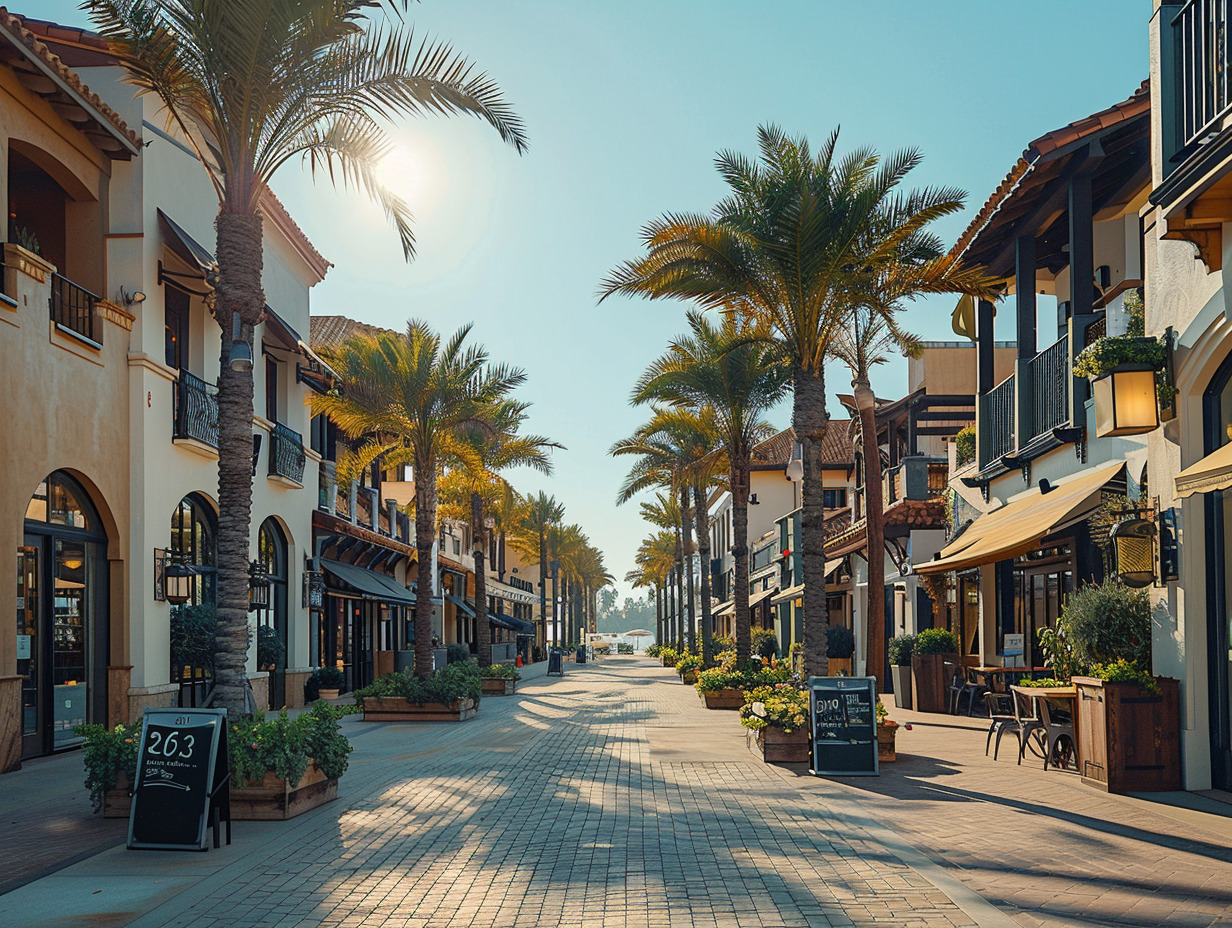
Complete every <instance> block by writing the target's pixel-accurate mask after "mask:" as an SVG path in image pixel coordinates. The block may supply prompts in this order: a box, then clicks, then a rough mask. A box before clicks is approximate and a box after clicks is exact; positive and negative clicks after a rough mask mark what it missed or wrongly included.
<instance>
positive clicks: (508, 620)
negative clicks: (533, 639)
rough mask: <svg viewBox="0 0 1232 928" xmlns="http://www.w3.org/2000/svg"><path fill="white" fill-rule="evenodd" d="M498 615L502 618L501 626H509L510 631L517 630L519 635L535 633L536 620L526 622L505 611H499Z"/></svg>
mask: <svg viewBox="0 0 1232 928" xmlns="http://www.w3.org/2000/svg"><path fill="white" fill-rule="evenodd" d="M496 615H497V617H499V618H500V620H501V628H507V629H509V630H510V631H515V632H517V633H518V634H519V635H533V634H534V633H535V623H534V622H526V621H523V620H522V619H515V618H514V617H513V616H511V615H509V614H508V613H505V612H498V613H497V614H496Z"/></svg>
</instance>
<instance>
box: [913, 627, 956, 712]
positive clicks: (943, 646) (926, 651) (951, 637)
mask: <svg viewBox="0 0 1232 928" xmlns="http://www.w3.org/2000/svg"><path fill="white" fill-rule="evenodd" d="M947 659H949V660H951V661H954V662H955V663H956V662H957V661H958V659H959V657H958V638H957V636H955V634H954V633H953V632H951V631H949V630H947V629H944V628H926V629H924V630H923V631H922V632H920V634H919V635H917V636H916V639H915V655H914V657H913V658H912V660H911V690H912V693H911V704H912V707H913V708H914V709H915V710H916V711H917V712H945V711H946V710H947V709H948V708H949V705H948V704H949V698H948V691H949V686H950V681H949V680H947V679H946V678H945V663H946V660H947Z"/></svg>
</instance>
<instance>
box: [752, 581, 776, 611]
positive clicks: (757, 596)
mask: <svg viewBox="0 0 1232 928" xmlns="http://www.w3.org/2000/svg"><path fill="white" fill-rule="evenodd" d="M777 592H778V587H776V586H772V587H770V588H769V589H767V590H758V591H757V592H756V593H753V594H751V595H750V596H749V608H750V609H752V608H753V607H754V606H756V605H759V604H760V603H761V602H762V600H764V599H765V598H766V597H767V596H772V595H774V594H775V593H777Z"/></svg>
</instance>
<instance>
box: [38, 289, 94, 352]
mask: <svg viewBox="0 0 1232 928" xmlns="http://www.w3.org/2000/svg"><path fill="white" fill-rule="evenodd" d="M97 302H98V297H97V296H95V295H94V294H93V293H91V292H90V291H89V290H87V289H86V288H85V287H80V286H78V285H77V284H75V283H73V282H72V281H71V280H69V279H68V278H67V277H61V276H60V275H59V274H52V275H51V299H50V303H51V321H52V322H54V323H55V324H56V325H59V326H63V327H64V328H66V329H68V330H69V331H70V332H75V333H76V334H78V335H80V336H82V337H83V338H88V339H89V340H90V341H92V342H94V343H95V344H102V341H103V329H102V326H99V325H96V324H95V316H94V304H95V303H97Z"/></svg>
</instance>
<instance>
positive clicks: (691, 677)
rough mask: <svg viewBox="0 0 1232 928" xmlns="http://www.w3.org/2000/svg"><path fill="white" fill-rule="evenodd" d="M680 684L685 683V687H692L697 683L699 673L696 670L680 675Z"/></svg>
mask: <svg viewBox="0 0 1232 928" xmlns="http://www.w3.org/2000/svg"><path fill="white" fill-rule="evenodd" d="M680 682H681V683H683V684H684V685H685V686H692V685H693V684H694V683H696V682H697V671H696V670H686V671H685V672H684V673H682V674H681V675H680Z"/></svg>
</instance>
